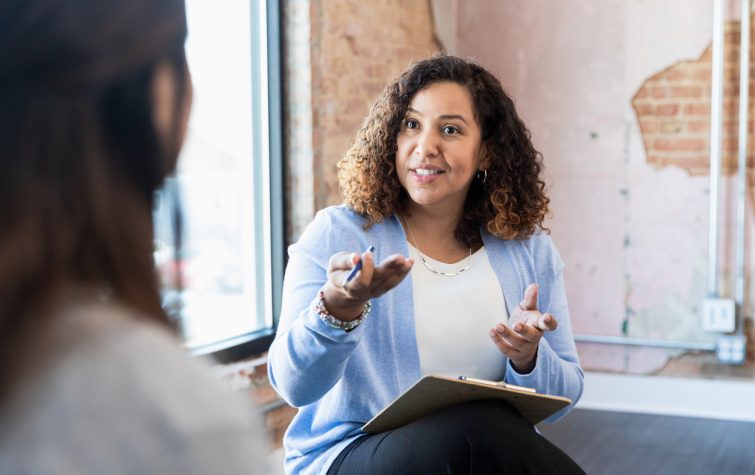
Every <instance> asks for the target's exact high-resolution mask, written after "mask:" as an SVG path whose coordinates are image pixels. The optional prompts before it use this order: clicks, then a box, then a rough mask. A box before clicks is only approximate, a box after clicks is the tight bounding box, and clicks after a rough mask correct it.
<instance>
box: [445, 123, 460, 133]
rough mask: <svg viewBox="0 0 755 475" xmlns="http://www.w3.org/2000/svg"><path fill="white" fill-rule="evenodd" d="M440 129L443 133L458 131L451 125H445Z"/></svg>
mask: <svg viewBox="0 0 755 475" xmlns="http://www.w3.org/2000/svg"><path fill="white" fill-rule="evenodd" d="M442 131H443V133H444V134H445V135H456V134H458V133H459V129H457V128H456V127H454V126H453V125H447V126H445V127H443V129H442Z"/></svg>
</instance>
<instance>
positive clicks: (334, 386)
mask: <svg viewBox="0 0 755 475" xmlns="http://www.w3.org/2000/svg"><path fill="white" fill-rule="evenodd" d="M363 222H364V221H363V218H362V217H361V216H359V215H358V214H356V213H355V212H353V211H352V210H351V209H349V208H347V207H345V206H338V207H330V208H326V209H324V210H322V211H320V212H319V213H317V215H316V216H315V219H314V220H313V222H312V223H311V224H310V225H309V226H308V227H307V229H306V230H305V231H304V233H303V235H302V237H301V239H300V240H299V242H297V243H296V244H294V245H292V246H291V247H290V248H289V257H290V260H289V262H288V267H287V269H286V276H285V280H284V284H283V308H282V309H281V317H280V323H279V326H278V334H277V335H276V337H275V341H273V344H272V346H271V347H270V352H269V356H268V375H269V377H270V381H271V383H272V385H273V387H274V388H275V389H276V391H278V393H279V394H280V395H281V397H283V399H285V400H286V402H288V403H289V404H290V405H292V406H294V407H297V408H299V412H298V414H297V415H296V417H294V420H293V421H292V423H291V425H290V426H289V428H288V430H287V431H286V435H285V437H284V446H285V449H286V472H287V473H291V474H307V475H308V474H318V473H325V472H326V471H327V469H328V467H330V465H331V463H332V462H333V460H335V458H336V457H337V456H338V454H339V453H340V451H341V450H342V449H343V448H345V447H346V446H347V445H348V444H349V443H351V442H352V441H353V440H354V439H355V438H356V437H358V436H359V435H360V434H362V433H361V431H360V427H361V426H362V424H364V423H365V422H366V421H368V420H369V419H370V418H372V416H374V415H375V414H376V413H377V412H379V411H380V410H381V409H382V408H383V407H384V406H385V405H387V404H388V403H390V402H391V401H392V400H393V399H395V398H396V396H398V395H399V394H400V393H401V392H403V391H404V390H406V389H407V388H408V387H409V386H411V385H412V384H414V383H415V382H416V381H417V380H418V379H419V378H420V376H421V374H420V363H419V353H418V350H417V339H416V337H415V333H414V304H413V301H412V282H411V276H407V278H405V279H404V280H403V281H402V282H401V283H400V284H399V285H398V286H397V287H396V288H394V289H393V290H391V291H389V292H388V293H386V294H385V295H383V296H381V297H380V298H377V299H374V300H373V302H372V311H371V312H370V315H369V316H368V317H367V319H366V320H365V321H364V322H363V323H362V324H361V325H360V326H358V327H357V328H356V329H355V330H353V331H352V332H350V333H346V332H344V331H343V330H339V329H335V328H331V327H329V326H327V325H326V324H325V323H323V322H322V321H321V320H320V318H319V316H318V315H317V313H315V311H313V310H312V308H313V305H314V302H315V300H316V296H317V292H318V290H319V289H320V288H321V287H322V286H323V285H324V284H325V282H326V270H327V266H328V259H329V258H330V256H331V255H333V254H334V253H336V252H339V251H347V252H363V251H364V250H365V249H366V248H367V247H368V246H369V245H374V246H375V248H376V250H375V261H376V262H380V261H382V260H383V259H385V258H386V257H388V256H390V255H392V254H402V255H404V256H407V255H408V248H407V242H406V236H405V234H404V231H403V228H402V226H401V224H400V223H399V221H398V219H397V218H396V217H392V218H390V219H386V220H384V221H383V222H381V223H378V224H376V225H374V226H373V227H372V228H371V229H369V230H368V231H365V230H364V229H362V224H363ZM482 239H483V242H484V244H485V248H486V250H487V253H488V256H489V258H490V261H491V263H492V265H493V269H495V272H496V274H497V276H498V280H499V281H500V283H501V289H502V292H503V295H504V299H505V301H506V302H507V304H508V305H509V306H511V305H516V304H517V303H518V302H519V301H520V300H521V299H522V296H523V295H524V289H525V288H526V287H527V285H529V284H530V283H533V282H536V283H538V284H539V285H540V291H539V296H538V309H539V310H540V311H541V312H550V313H552V314H553V315H555V317H556V319H557V320H558V328H557V329H556V330H555V331H553V332H547V333H546V334H545V338H543V339H541V340H540V346H539V348H538V354H537V361H536V366H535V369H534V371H532V373H530V374H518V373H517V372H516V371H514V369H513V368H512V367H511V366H510V365H509V366H508V367H507V370H506V374H505V375H503V374H502V375H501V378H502V379H505V380H506V381H507V382H509V383H512V384H516V385H521V386H529V387H533V388H536V389H537V391H538V392H540V393H547V394H555V395H559V396H565V397H568V398H570V399H571V400H572V401H574V402H575V403H576V401H577V400H578V399H579V398H580V396H581V394H582V384H583V373H582V369H581V368H580V366H579V360H578V358H577V351H576V347H575V344H574V338H573V336H572V331H571V324H570V321H569V310H568V308H567V303H566V293H565V291H564V282H563V277H562V271H563V267H564V266H563V263H562V262H561V259H560V257H559V255H558V252H557V251H556V249H555V247H554V246H553V244H552V242H551V240H550V238H549V237H548V236H547V235H546V234H544V233H537V234H535V235H533V236H532V237H531V238H529V239H527V240H513V241H503V240H501V239H498V238H496V237H494V236H492V235H490V234H489V233H487V232H485V231H482ZM502 310H503V309H502ZM501 313H502V314H503V311H502V312H501ZM463 324H464V316H463V315H459V325H463ZM492 344H493V343H492V342H491V345H492ZM501 358H503V355H501ZM569 410H571V407H568V408H566V409H564V410H562V411H560V412H559V413H557V414H555V415H554V416H552V417H551V418H550V419H548V421H549V422H552V421H553V420H556V419H558V418H560V417H562V416H563V415H565V414H566V413H567V412H568V411H569Z"/></svg>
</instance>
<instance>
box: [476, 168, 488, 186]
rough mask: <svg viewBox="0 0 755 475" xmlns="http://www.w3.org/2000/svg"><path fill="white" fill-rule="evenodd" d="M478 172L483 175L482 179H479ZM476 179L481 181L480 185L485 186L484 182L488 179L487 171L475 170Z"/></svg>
mask: <svg viewBox="0 0 755 475" xmlns="http://www.w3.org/2000/svg"><path fill="white" fill-rule="evenodd" d="M480 172H482V173H483V175H482V178H480ZM477 179H478V180H481V181H482V184H483V185H484V184H485V181H487V179H488V170H487V169H486V170H477Z"/></svg>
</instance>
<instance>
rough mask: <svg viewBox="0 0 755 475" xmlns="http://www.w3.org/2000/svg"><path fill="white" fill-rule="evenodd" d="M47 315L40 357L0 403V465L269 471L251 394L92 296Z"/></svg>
mask: <svg viewBox="0 0 755 475" xmlns="http://www.w3.org/2000/svg"><path fill="white" fill-rule="evenodd" d="M55 322H56V323H55V325H54V328H52V330H51V334H50V335H48V338H47V339H46V342H45V343H46V345H47V346H46V348H45V351H47V353H46V355H45V361H44V362H45V364H44V366H43V367H42V369H41V370H39V371H34V372H33V373H32V374H28V375H24V376H25V377H23V378H22V380H21V381H20V382H18V384H17V386H16V387H15V388H13V393H12V395H11V397H10V399H9V400H8V401H7V403H6V404H4V405H3V407H2V408H0V427H2V429H1V430H0V473H2V474H14V475H23V474H30V475H31V474H33V475H41V474H111V475H118V474H122V475H127V474H128V475H130V474H133V475H136V474H152V473H154V474H210V473H224V474H225V473H228V474H236V473H259V474H266V473H270V471H269V470H268V469H267V467H266V457H267V455H266V454H267V452H268V442H267V437H266V436H265V429H264V427H263V426H262V424H261V422H260V421H259V416H258V414H256V412H255V411H254V410H253V408H252V405H251V402H247V401H246V400H244V399H243V398H242V397H241V395H240V394H231V393H229V392H227V391H226V390H224V389H223V388H222V385H221V383H220V381H217V380H214V378H213V377H212V376H211V375H210V373H209V367H208V365H207V364H206V363H204V362H200V361H197V360H196V359H192V358H190V357H189V355H187V354H186V352H185V350H183V349H181V348H180V346H179V342H178V341H177V340H176V339H175V338H174V337H173V336H171V335H170V334H168V332H167V331H166V330H164V329H162V328H159V327H157V326H156V325H154V324H152V323H148V322H145V321H143V320H137V319H136V318H134V316H133V315H132V314H131V313H130V312H129V311H128V310H126V309H124V308H122V307H119V306H115V305H112V304H105V303H101V302H98V301H96V300H89V301H83V302H76V303H72V304H70V305H67V306H66V307H65V308H62V309H61V310H60V313H59V314H58V315H56V316H55ZM40 350H41V349H40Z"/></svg>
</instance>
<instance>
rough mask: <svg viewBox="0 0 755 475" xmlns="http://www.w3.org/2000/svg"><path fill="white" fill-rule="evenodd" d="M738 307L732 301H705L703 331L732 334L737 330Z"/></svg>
mask: <svg viewBox="0 0 755 475" xmlns="http://www.w3.org/2000/svg"><path fill="white" fill-rule="evenodd" d="M736 313H737V312H736V305H735V303H734V300H732V299H705V300H704V301H703V330H705V331H707V332H720V333H730V332H733V331H734V329H735V328H736Z"/></svg>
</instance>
